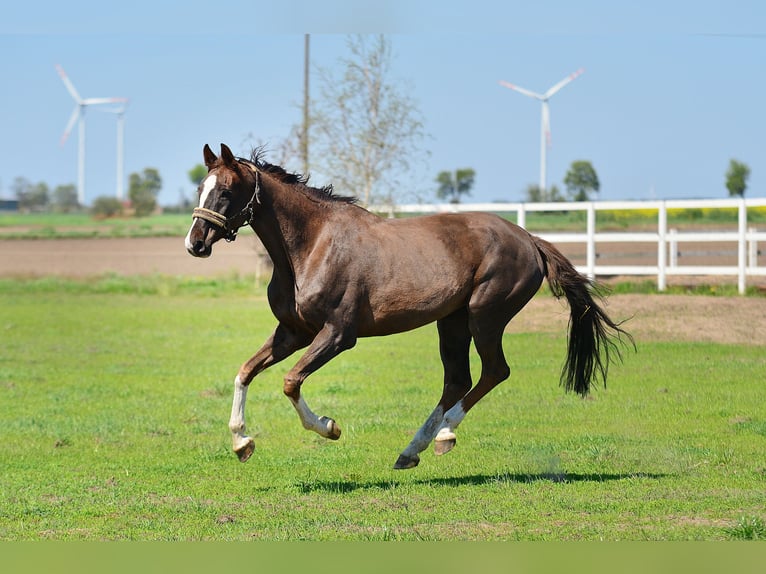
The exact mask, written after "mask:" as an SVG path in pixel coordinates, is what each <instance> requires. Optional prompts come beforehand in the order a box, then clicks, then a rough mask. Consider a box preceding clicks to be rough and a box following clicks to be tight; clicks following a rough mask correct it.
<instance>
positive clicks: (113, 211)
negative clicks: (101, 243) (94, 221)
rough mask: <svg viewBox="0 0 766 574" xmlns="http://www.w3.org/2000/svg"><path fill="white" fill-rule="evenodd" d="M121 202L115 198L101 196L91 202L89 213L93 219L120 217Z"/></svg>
mask: <svg viewBox="0 0 766 574" xmlns="http://www.w3.org/2000/svg"><path fill="white" fill-rule="evenodd" d="M122 211H123V206H122V202H121V201H120V200H119V199H117V198H116V197H112V196H105V195H102V196H100V197H97V198H96V199H94V200H93V205H92V206H91V208H90V212H91V214H92V215H93V217H96V218H104V217H116V216H118V215H122Z"/></svg>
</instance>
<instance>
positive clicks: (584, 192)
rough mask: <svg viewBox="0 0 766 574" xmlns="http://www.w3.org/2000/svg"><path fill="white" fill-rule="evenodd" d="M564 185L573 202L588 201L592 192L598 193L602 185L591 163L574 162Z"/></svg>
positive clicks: (583, 161)
mask: <svg viewBox="0 0 766 574" xmlns="http://www.w3.org/2000/svg"><path fill="white" fill-rule="evenodd" d="M564 185H566V187H567V194H568V195H569V197H570V198H572V200H573V201H588V200H589V199H590V194H591V192H593V193H598V190H599V189H600V187H601V184H600V183H599V181H598V175H597V174H596V170H595V169H593V165H591V163H590V162H589V161H585V160H579V161H573V162H572V165H571V167H570V168H569V171H568V172H567V174H566V176H565V177H564Z"/></svg>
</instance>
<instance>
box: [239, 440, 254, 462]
mask: <svg viewBox="0 0 766 574" xmlns="http://www.w3.org/2000/svg"><path fill="white" fill-rule="evenodd" d="M254 450H255V441H254V440H253V439H251V438H250V437H247V439H246V440H245V442H244V443H242V444H241V445H240V446H239V447H236V448H235V449H234V453H235V454H236V455H237V458H239V462H247V459H248V458H250V456H251V455H252V454H253V451H254Z"/></svg>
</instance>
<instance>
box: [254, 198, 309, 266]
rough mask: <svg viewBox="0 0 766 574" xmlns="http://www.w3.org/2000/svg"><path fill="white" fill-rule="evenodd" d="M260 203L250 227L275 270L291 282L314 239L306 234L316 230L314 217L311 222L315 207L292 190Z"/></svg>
mask: <svg viewBox="0 0 766 574" xmlns="http://www.w3.org/2000/svg"><path fill="white" fill-rule="evenodd" d="M288 194H289V195H288ZM285 197H287V200H286V199H285ZM262 201H263V204H262V206H261V209H260V210H259V212H258V213H257V214H256V216H255V218H254V221H253V224H252V227H253V229H254V230H255V233H256V235H258V238H259V239H260V240H261V243H263V246H264V247H265V248H266V251H267V252H268V254H269V257H271V261H272V263H273V264H274V267H275V269H279V271H281V272H283V273H284V274H285V275H289V276H291V277H293V279H294V278H295V269H296V267H297V266H298V265H299V263H300V261H301V260H302V258H303V255H304V253H305V252H306V251H307V250H309V249H310V248H311V243H312V241H313V237H312V236H311V234H310V233H309V231H310V230H311V229H312V228H316V222H317V217H313V218H312V212H313V211H314V210H316V209H317V206H316V204H314V202H312V201H310V200H309V199H308V198H306V197H304V196H303V195H302V194H301V193H300V192H292V191H291V190H282V191H281V193H280V192H279V191H277V193H275V194H269V196H268V197H263V198H262ZM312 220H313V221H312ZM312 223H313V224H312Z"/></svg>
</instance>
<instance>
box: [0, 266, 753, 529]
mask: <svg viewBox="0 0 766 574" xmlns="http://www.w3.org/2000/svg"><path fill="white" fill-rule="evenodd" d="M114 283H115V285H117V284H119V285H121V287H114V288H112V289H109V288H105V287H104V286H103V285H102V287H101V288H96V289H94V288H90V287H88V286H87V284H79V287H78V288H73V287H70V288H66V289H63V288H57V286H56V284H55V283H52V284H48V285H47V287H46V286H42V287H41V286H40V285H39V284H38V287H37V288H35V289H29V288H28V285H26V284H23V283H18V282H12V281H11V282H4V283H2V285H0V309H2V312H1V313H0V332H2V345H0V465H1V466H2V469H3V471H2V473H1V474H0V539H2V540H40V539H55V540H253V539H256V540H687V539H702V540H749V539H763V538H766V526H765V523H764V521H765V520H766V414H764V410H763V405H764V404H765V403H766V401H765V400H764V399H765V398H766V397H765V396H764V393H765V392H766V390H765V389H764V386H763V373H764V372H766V354H764V352H763V346H757V345H752V346H733V345H715V344H702V343H680V342H679V343H653V342H651V341H644V340H639V341H638V353H637V354H632V353H628V354H627V355H626V360H625V364H624V365H623V366H616V367H615V368H614V369H613V370H612V372H611V375H612V376H611V379H610V384H609V388H608V389H607V390H603V389H599V390H597V391H596V392H595V393H594V394H593V395H592V398H591V399H590V400H581V399H579V398H577V397H575V396H571V395H565V394H564V393H563V390H562V389H561V388H559V387H558V386H557V380H558V371H559V368H560V365H561V362H562V360H563V358H564V350H565V344H566V341H565V333H561V334H559V335H554V336H552V335H548V334H539V333H538V334H509V335H506V337H505V346H506V349H507V351H508V356H509V362H510V363H511V367H512V370H513V374H512V377H511V379H510V380H509V381H507V382H506V383H504V384H503V385H502V386H500V387H498V388H497V389H495V390H494V391H493V392H492V393H491V394H490V395H489V396H488V397H487V398H486V399H485V400H484V401H483V402H482V403H480V405H479V406H478V407H477V408H476V409H475V410H474V411H472V412H471V413H470V414H469V416H468V417H467V418H466V420H465V422H464V423H463V424H462V425H461V427H460V429H459V431H458V445H457V447H456V448H455V450H454V451H453V452H452V453H450V454H448V455H446V456H444V457H439V458H437V457H436V456H434V455H433V453H432V452H431V451H426V452H425V453H424V455H423V457H422V460H421V464H420V466H419V467H418V468H416V469H413V470H411V471H393V470H392V469H391V467H392V465H393V463H394V461H395V460H396V457H397V455H398V453H399V451H400V450H401V449H402V448H403V447H404V446H405V445H406V444H407V442H408V441H409V439H410V438H411V435H412V433H413V432H414V431H415V430H416V429H417V428H418V427H419V426H420V424H421V423H422V422H423V420H424V419H425V417H426V416H427V415H428V413H429V412H430V410H431V409H432V407H433V405H434V404H435V401H436V400H437V399H438V395H439V392H440V388H441V382H440V379H441V370H440V363H439V358H438V350H437V343H436V334H435V327H433V326H431V327H426V328H424V329H420V330H417V331H414V332H411V333H407V334H403V335H398V336H393V337H388V338H382V339H371V340H363V341H360V343H359V344H358V346H357V347H356V348H355V349H353V350H351V351H349V352H347V353H345V354H343V355H341V356H340V357H338V358H336V359H335V360H334V361H332V362H331V363H330V364H328V365H327V366H326V367H324V368H323V369H321V370H320V371H319V372H318V373H316V374H315V375H313V376H312V377H311V378H310V379H309V381H308V382H307V384H306V386H305V391H304V392H305V396H306V397H307V401H308V402H309V404H310V405H311V406H312V407H313V408H314V410H315V411H316V412H317V413H318V414H324V415H328V416H332V417H334V418H335V419H336V420H337V421H338V423H339V424H340V425H341V427H342V429H343V436H342V437H341V439H340V440H339V441H337V442H330V441H326V440H324V439H321V438H319V437H318V436H316V435H314V434H312V433H308V432H306V431H304V430H303V429H302V428H301V426H300V423H299V422H298V419H297V416H296V415H295V413H294V412H293V409H292V407H291V406H290V404H289V402H288V401H287V399H285V398H284V397H283V395H282V392H281V387H282V376H283V374H284V373H285V372H286V370H287V369H288V368H289V366H290V365H291V364H292V361H294V360H295V358H292V359H289V360H288V361H285V362H284V363H282V364H280V365H277V366H276V367H273V368H272V369H271V370H269V371H266V372H265V373H263V374H262V375H261V376H260V377H259V378H257V379H256V381H255V382H254V383H253V386H252V390H251V391H250V394H249V396H248V399H249V402H248V410H247V419H248V424H249V430H250V432H251V433H252V434H253V436H254V438H255V440H256V451H255V454H254V455H253V457H252V458H251V459H250V461H249V462H248V463H246V464H241V463H239V462H238V461H237V459H236V457H235V456H234V455H233V454H232V453H231V452H230V438H229V432H228V428H227V421H228V416H229V410H230V406H231V391H232V388H231V387H232V383H231V381H232V379H233V376H234V374H235V373H236V370H237V368H238V366H239V364H240V363H241V362H242V361H243V360H245V359H246V358H248V357H249V356H250V354H251V352H253V351H254V350H255V349H256V348H257V347H258V346H259V345H260V344H261V342H262V340H263V339H264V338H265V337H266V336H267V335H268V334H269V333H270V331H271V329H272V328H273V326H274V319H273V318H272V317H271V314H270V311H269V310H268V307H267V305H266V302H265V300H264V297H263V291H262V290H260V291H256V292H255V293H253V292H252V289H251V288H247V289H245V288H243V286H242V285H238V284H234V285H225V286H224V287H223V288H222V287H221V285H215V286H213V285H211V284H209V283H205V282H201V283H199V284H191V285H184V286H179V285H177V284H170V285H169V286H166V287H164V288H159V289H157V288H154V289H146V288H142V287H141V286H140V284H135V283H128V287H125V284H124V283H120V282H119V281H115V282H114ZM130 285H133V286H132V287H131V286H130Z"/></svg>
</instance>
